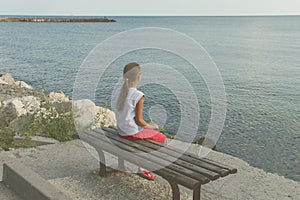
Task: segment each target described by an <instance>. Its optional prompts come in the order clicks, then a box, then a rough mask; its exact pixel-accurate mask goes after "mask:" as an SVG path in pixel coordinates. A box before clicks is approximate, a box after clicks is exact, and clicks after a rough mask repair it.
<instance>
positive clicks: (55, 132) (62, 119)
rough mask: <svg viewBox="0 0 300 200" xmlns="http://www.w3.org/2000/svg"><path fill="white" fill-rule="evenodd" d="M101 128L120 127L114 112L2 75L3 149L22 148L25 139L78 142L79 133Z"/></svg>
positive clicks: (0, 129)
mask: <svg viewBox="0 0 300 200" xmlns="http://www.w3.org/2000/svg"><path fill="white" fill-rule="evenodd" d="M101 126H106V127H108V126H116V120H115V116H114V113H113V112H112V111H110V110H108V109H106V108H103V107H99V106H96V105H95V103H94V102H92V101H90V100H88V99H82V100H76V101H73V100H70V98H69V97H68V96H66V95H65V94H64V93H63V92H50V93H49V94H45V93H44V92H43V91H40V90H37V89H34V88H33V87H32V86H30V85H28V84H27V83H25V82H23V81H17V80H14V78H13V77H12V76H11V75H10V74H5V75H0V133H1V135H0V147H1V148H2V149H6V150H8V149H9V148H10V147H14V146H20V140H21V141H22V140H25V139H31V140H36V139H39V140H40V141H38V142H34V144H30V145H29V146H31V145H36V144H39V143H40V142H42V143H43V141H45V139H46V138H52V139H56V140H58V141H67V140H71V139H75V138H76V134H77V131H80V130H82V129H88V128H97V127H101ZM43 137H45V138H43ZM48 141H50V143H56V142H55V141H54V142H53V140H48ZM25 143H26V144H24V145H25V146H26V145H28V142H25ZM21 146H22V144H21Z"/></svg>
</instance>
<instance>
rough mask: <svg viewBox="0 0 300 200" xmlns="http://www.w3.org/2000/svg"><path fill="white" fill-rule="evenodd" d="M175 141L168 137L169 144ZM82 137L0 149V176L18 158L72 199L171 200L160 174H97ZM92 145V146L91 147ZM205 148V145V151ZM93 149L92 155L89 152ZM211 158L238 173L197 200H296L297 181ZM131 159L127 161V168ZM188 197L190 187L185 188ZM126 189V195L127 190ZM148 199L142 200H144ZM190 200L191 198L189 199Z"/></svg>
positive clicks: (216, 154)
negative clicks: (6, 164)
mask: <svg viewBox="0 0 300 200" xmlns="http://www.w3.org/2000/svg"><path fill="white" fill-rule="evenodd" d="M171 141H175V140H168V141H167V142H168V143H170V142H171ZM85 144H86V143H82V142H81V141H80V140H74V141H70V142H64V143H59V144H54V145H45V146H40V147H37V148H30V149H17V150H14V151H10V152H1V153H0V180H1V177H2V169H1V168H2V163H3V162H4V161H9V160H11V159H18V160H19V161H20V162H22V163H23V164H24V165H26V166H28V167H30V168H31V169H32V170H34V171H35V172H36V173H38V174H39V175H40V176H42V177H43V178H44V179H46V180H49V182H50V183H51V184H53V185H54V186H55V187H57V188H58V189H60V190H61V191H63V192H64V193H65V194H67V195H68V196H70V197H73V199H77V200H79V199H81V200H87V199H89V200H98V199H103V200H104V199H117V200H118V199H124V198H122V197H123V196H122V194H124V192H126V197H128V199H127V200H136V199H143V197H144V199H146V200H147V199H152V200H153V199H157V200H158V199H160V197H161V195H164V196H165V197H166V198H167V199H171V196H170V194H169V191H170V186H169V185H168V184H167V183H166V182H165V181H164V180H163V179H161V178H160V177H159V176H158V177H157V180H155V181H154V182H152V181H147V180H145V179H142V178H140V177H139V176H136V175H134V174H131V175H130V174H129V175H128V174H126V173H119V174H117V175H113V176H109V177H107V178H101V177H99V175H98V169H99V158H98V157H97V154H96V153H95V149H93V148H91V147H87V146H85ZM174 145H176V146H186V147H187V148H188V151H190V152H191V153H193V154H196V155H198V154H199V152H201V149H200V147H201V146H199V145H191V144H183V143H181V142H180V141H177V142H176V143H174ZM89 148H90V149H89ZM206 150H207V149H206ZM93 153H95V154H93ZM105 155H106V159H107V162H108V164H109V165H110V166H116V164H117V163H116V158H115V157H113V156H111V155H109V154H105ZM207 156H208V157H209V158H210V159H213V160H216V161H218V162H221V163H224V164H228V165H231V166H233V167H237V169H238V172H237V174H234V175H230V176H226V177H224V178H220V179H218V180H216V181H213V182H211V183H208V184H206V185H204V186H202V198H201V200H210V199H213V200H224V199H225V200H226V199H228V200H229V199H250V200H252V199H253V200H256V199H258V200H274V199H280V200H298V199H299V198H298V197H299V196H300V183H299V182H296V181H293V180H290V179H286V178H284V177H282V176H278V175H276V174H271V173H267V172H265V171H263V170H261V169H258V168H254V167H252V166H250V165H249V164H248V163H246V162H244V161H243V160H241V159H238V158H235V157H233V156H230V155H226V154H223V153H220V152H216V151H211V150H208V155H207ZM128 165H129V163H127V162H126V166H127V167H128ZM181 189H183V190H182V191H185V192H186V193H187V194H189V195H191V192H190V190H185V189H184V188H182V187H181ZM127 193H128V194H127ZM145 197H146V198H145ZM187 199H191V196H189V197H187Z"/></svg>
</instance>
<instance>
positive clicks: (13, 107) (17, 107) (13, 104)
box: [3, 97, 27, 117]
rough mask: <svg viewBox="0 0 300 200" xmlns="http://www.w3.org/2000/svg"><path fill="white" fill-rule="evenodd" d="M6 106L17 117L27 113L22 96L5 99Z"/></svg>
mask: <svg viewBox="0 0 300 200" xmlns="http://www.w3.org/2000/svg"><path fill="white" fill-rule="evenodd" d="M3 104H4V107H6V108H7V109H10V113H13V115H14V116H15V117H19V116H21V115H24V114H26V113H27V112H26V110H25V109H24V104H23V103H22V101H21V100H20V98H17V97H16V98H13V99H9V100H6V101H3Z"/></svg>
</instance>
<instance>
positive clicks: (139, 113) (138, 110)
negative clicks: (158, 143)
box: [135, 96, 159, 130]
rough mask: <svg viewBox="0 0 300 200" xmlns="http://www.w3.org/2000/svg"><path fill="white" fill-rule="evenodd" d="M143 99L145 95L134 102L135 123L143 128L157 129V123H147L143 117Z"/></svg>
mask: <svg viewBox="0 0 300 200" xmlns="http://www.w3.org/2000/svg"><path fill="white" fill-rule="evenodd" d="M144 101H145V97H144V96H142V98H141V99H140V100H139V102H138V103H137V104H136V107H135V121H136V124H137V125H139V126H141V127H143V128H148V129H154V130H158V129H159V127H158V125H157V124H155V123H152V124H148V123H147V122H145V120H144V119H143V107H144Z"/></svg>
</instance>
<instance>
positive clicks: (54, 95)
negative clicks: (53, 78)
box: [48, 92, 69, 102]
mask: <svg viewBox="0 0 300 200" xmlns="http://www.w3.org/2000/svg"><path fill="white" fill-rule="evenodd" d="M48 96H49V101H50V102H68V101H69V97H67V96H66V95H65V94H64V93H63V92H50V93H49V95H48Z"/></svg>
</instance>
